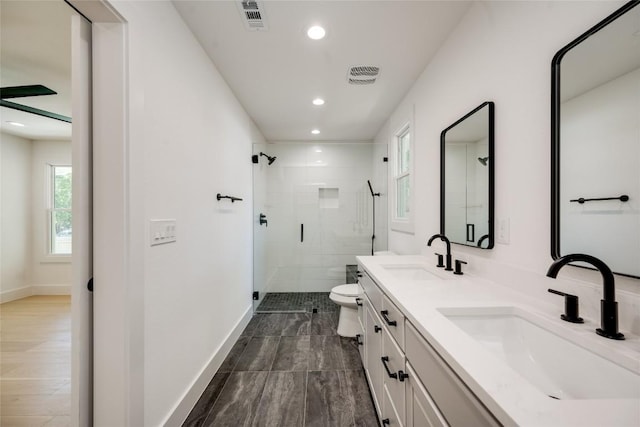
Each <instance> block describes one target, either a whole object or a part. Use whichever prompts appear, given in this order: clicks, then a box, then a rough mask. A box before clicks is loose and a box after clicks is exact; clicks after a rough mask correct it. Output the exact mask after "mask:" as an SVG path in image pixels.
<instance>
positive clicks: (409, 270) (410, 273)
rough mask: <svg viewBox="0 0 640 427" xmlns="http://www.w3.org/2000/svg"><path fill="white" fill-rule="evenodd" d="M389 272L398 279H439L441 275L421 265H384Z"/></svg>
mask: <svg viewBox="0 0 640 427" xmlns="http://www.w3.org/2000/svg"><path fill="white" fill-rule="evenodd" d="M382 268H384V269H385V270H386V271H387V272H389V273H390V274H391V275H393V276H394V277H395V278H396V279H403V280H437V279H440V277H439V276H438V275H436V274H433V273H431V272H430V271H427V270H425V268H424V267H423V266H421V265H393V264H392V265H383V266H382Z"/></svg>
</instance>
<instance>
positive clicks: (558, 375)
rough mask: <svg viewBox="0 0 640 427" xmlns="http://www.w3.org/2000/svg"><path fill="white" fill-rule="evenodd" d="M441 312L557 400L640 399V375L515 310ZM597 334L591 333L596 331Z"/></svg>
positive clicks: (461, 309) (470, 309) (540, 321)
mask: <svg viewBox="0 0 640 427" xmlns="http://www.w3.org/2000/svg"><path fill="white" fill-rule="evenodd" d="M439 311H440V312H441V313H442V314H443V315H444V316H445V317H446V318H447V319H448V320H450V321H451V322H453V323H454V324H455V325H456V326H458V327H459V328H460V329H462V330H463V331H464V332H466V333H467V334H468V335H469V336H471V337H472V338H473V339H475V340H476V341H477V342H478V343H480V344H481V345H482V346H484V347H485V348H486V349H487V350H489V351H490V352H491V353H492V354H493V355H495V356H497V357H498V358H499V359H501V360H502V361H504V362H505V363H506V364H507V365H508V366H509V367H511V368H512V369H514V370H515V371H516V372H518V373H519V374H520V375H522V376H523V377H524V378H525V379H526V380H527V381H529V382H530V383H531V384H532V385H534V386H535V387H536V388H538V389H539V390H540V391H542V392H544V393H545V394H547V395H548V396H549V397H552V398H554V399H560V400H571V399H640V375H638V373H635V372H633V371H631V370H629V369H626V368H625V367H623V366H620V365H619V364H617V363H615V362H613V361H611V360H609V359H606V358H605V357H602V356H600V355H598V354H596V353H595V352H593V351H591V350H589V349H587V348H584V347H581V346H579V345H577V344H574V343H573V342H571V341H570V340H568V339H567V338H564V337H563V336H561V335H560V334H558V333H554V332H552V328H550V327H549V325H546V327H543V326H541V325H542V324H544V323H545V322H546V320H544V319H540V318H538V317H537V316H535V315H532V314H531V313H529V312H528V311H525V310H522V309H520V308H517V307H447V308H440V309H439ZM594 333H595V332H594Z"/></svg>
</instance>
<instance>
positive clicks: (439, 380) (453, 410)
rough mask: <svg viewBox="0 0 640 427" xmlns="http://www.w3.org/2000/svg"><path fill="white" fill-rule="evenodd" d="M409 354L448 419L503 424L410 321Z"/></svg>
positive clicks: (472, 423)
mask: <svg viewBox="0 0 640 427" xmlns="http://www.w3.org/2000/svg"><path fill="white" fill-rule="evenodd" d="M406 354H407V360H409V362H410V363H411V365H412V366H413V368H414V370H415V371H416V373H417V374H418V377H419V378H420V380H421V382H422V384H424V386H425V388H426V390H427V392H428V394H429V395H430V396H431V398H432V399H433V401H434V402H435V404H436V405H437V407H438V409H439V410H440V412H441V413H442V415H443V416H444V418H445V419H446V421H447V423H449V424H450V425H452V426H478V427H479V426H499V425H500V423H498V422H497V420H496V419H495V418H494V417H493V416H492V415H491V413H490V412H489V411H488V410H487V409H486V408H485V407H484V406H483V405H482V403H481V402H480V401H479V400H478V399H477V398H476V397H475V395H474V394H473V393H472V392H471V390H469V389H468V388H467V386H466V385H465V384H464V383H463V382H462V381H461V380H460V378H458V376H457V375H456V374H455V373H454V372H453V371H452V370H451V368H450V367H449V365H447V364H446V362H445V361H444V360H442V358H441V357H440V356H439V355H438V354H437V353H436V351H435V350H434V349H433V348H432V347H431V345H430V344H429V343H428V342H427V341H426V340H425V339H424V338H422V336H421V335H420V333H419V332H418V331H417V330H416V329H415V328H414V327H413V325H411V323H409V322H407V324H406Z"/></svg>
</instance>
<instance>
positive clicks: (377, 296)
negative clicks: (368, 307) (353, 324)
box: [358, 267, 382, 313]
mask: <svg viewBox="0 0 640 427" xmlns="http://www.w3.org/2000/svg"><path fill="white" fill-rule="evenodd" d="M360 271H361V272H362V277H360V280H358V283H360V286H362V288H363V289H364V292H365V293H366V294H367V296H368V297H369V300H370V301H371V304H373V308H374V309H375V310H376V312H378V313H379V312H380V310H382V291H381V290H380V288H378V285H376V283H375V282H374V281H373V279H372V278H371V277H369V275H368V274H367V272H366V271H364V270H363V269H362V267H360Z"/></svg>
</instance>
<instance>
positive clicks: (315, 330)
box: [310, 313, 338, 335]
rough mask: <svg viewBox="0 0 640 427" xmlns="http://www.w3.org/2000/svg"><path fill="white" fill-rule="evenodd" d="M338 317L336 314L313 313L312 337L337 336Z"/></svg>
mask: <svg viewBox="0 0 640 427" xmlns="http://www.w3.org/2000/svg"><path fill="white" fill-rule="evenodd" d="M336 319H337V317H336V316H335V314H334V313H313V314H312V315H311V331H310V333H311V335H336V334H337V331H336V328H337V325H338V322H337V320H336Z"/></svg>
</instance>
